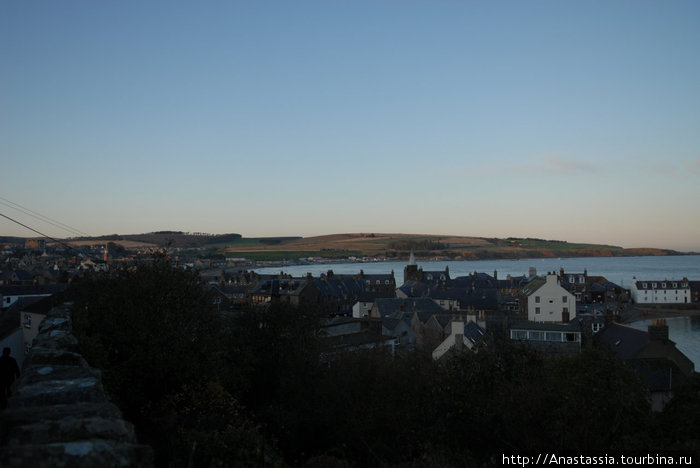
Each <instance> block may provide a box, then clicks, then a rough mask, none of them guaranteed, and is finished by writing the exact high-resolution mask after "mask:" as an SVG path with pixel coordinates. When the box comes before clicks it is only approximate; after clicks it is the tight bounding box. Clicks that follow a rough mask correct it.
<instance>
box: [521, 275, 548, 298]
mask: <svg viewBox="0 0 700 468" xmlns="http://www.w3.org/2000/svg"><path fill="white" fill-rule="evenodd" d="M546 283H547V281H546V280H545V279H543V278H536V279H533V280H532V281H530V282H529V283H527V284H526V285H524V286H523V287H522V288H520V293H521V294H523V295H524V296H530V295H532V294H533V293H534V292H535V291H537V290H538V289H540V288H541V287H542V286H544V285H545V284H546Z"/></svg>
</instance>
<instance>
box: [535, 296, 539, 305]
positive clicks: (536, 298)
mask: <svg viewBox="0 0 700 468" xmlns="http://www.w3.org/2000/svg"><path fill="white" fill-rule="evenodd" d="M535 302H536V303H537V304H539V303H540V296H535Z"/></svg>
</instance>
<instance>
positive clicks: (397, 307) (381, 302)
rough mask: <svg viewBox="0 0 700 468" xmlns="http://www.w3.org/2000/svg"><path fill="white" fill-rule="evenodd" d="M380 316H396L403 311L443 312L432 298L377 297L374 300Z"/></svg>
mask: <svg viewBox="0 0 700 468" xmlns="http://www.w3.org/2000/svg"><path fill="white" fill-rule="evenodd" d="M374 305H375V306H376V307H377V310H378V311H379V314H380V316H381V317H396V316H398V315H399V314H403V313H413V312H418V311H420V312H427V313H430V315H432V314H436V313H441V312H445V309H443V308H442V307H440V306H439V305H438V304H436V303H435V301H433V300H432V299H429V298H426V297H413V298H407V299H377V300H376V301H375V302H374Z"/></svg>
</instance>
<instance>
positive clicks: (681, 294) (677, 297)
mask: <svg viewBox="0 0 700 468" xmlns="http://www.w3.org/2000/svg"><path fill="white" fill-rule="evenodd" d="M631 294H632V300H633V301H634V302H636V303H637V304H687V303H689V302H690V285H689V284H688V278H683V279H682V280H680V281H679V280H663V281H659V280H651V281H638V280H637V278H636V277H635V278H634V281H633V282H632V290H631Z"/></svg>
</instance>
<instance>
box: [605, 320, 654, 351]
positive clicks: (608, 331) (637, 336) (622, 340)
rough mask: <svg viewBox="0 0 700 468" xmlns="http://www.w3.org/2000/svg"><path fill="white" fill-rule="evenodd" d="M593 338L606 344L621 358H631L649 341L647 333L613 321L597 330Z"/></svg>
mask: <svg viewBox="0 0 700 468" xmlns="http://www.w3.org/2000/svg"><path fill="white" fill-rule="evenodd" d="M595 340H596V342H598V343H603V344H605V345H607V346H608V347H609V348H610V349H611V350H613V351H614V352H615V354H616V355H617V356H618V357H620V358H622V359H633V358H635V357H636V356H637V355H638V354H639V352H640V351H641V350H642V349H644V347H645V346H646V345H647V344H648V343H649V333H647V332H646V331H644V330H638V329H636V328H632V327H630V326H628V325H622V324H620V323H613V324H610V325H608V326H607V327H605V328H604V329H603V330H601V331H599V332H598V333H597V334H596V336H595Z"/></svg>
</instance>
